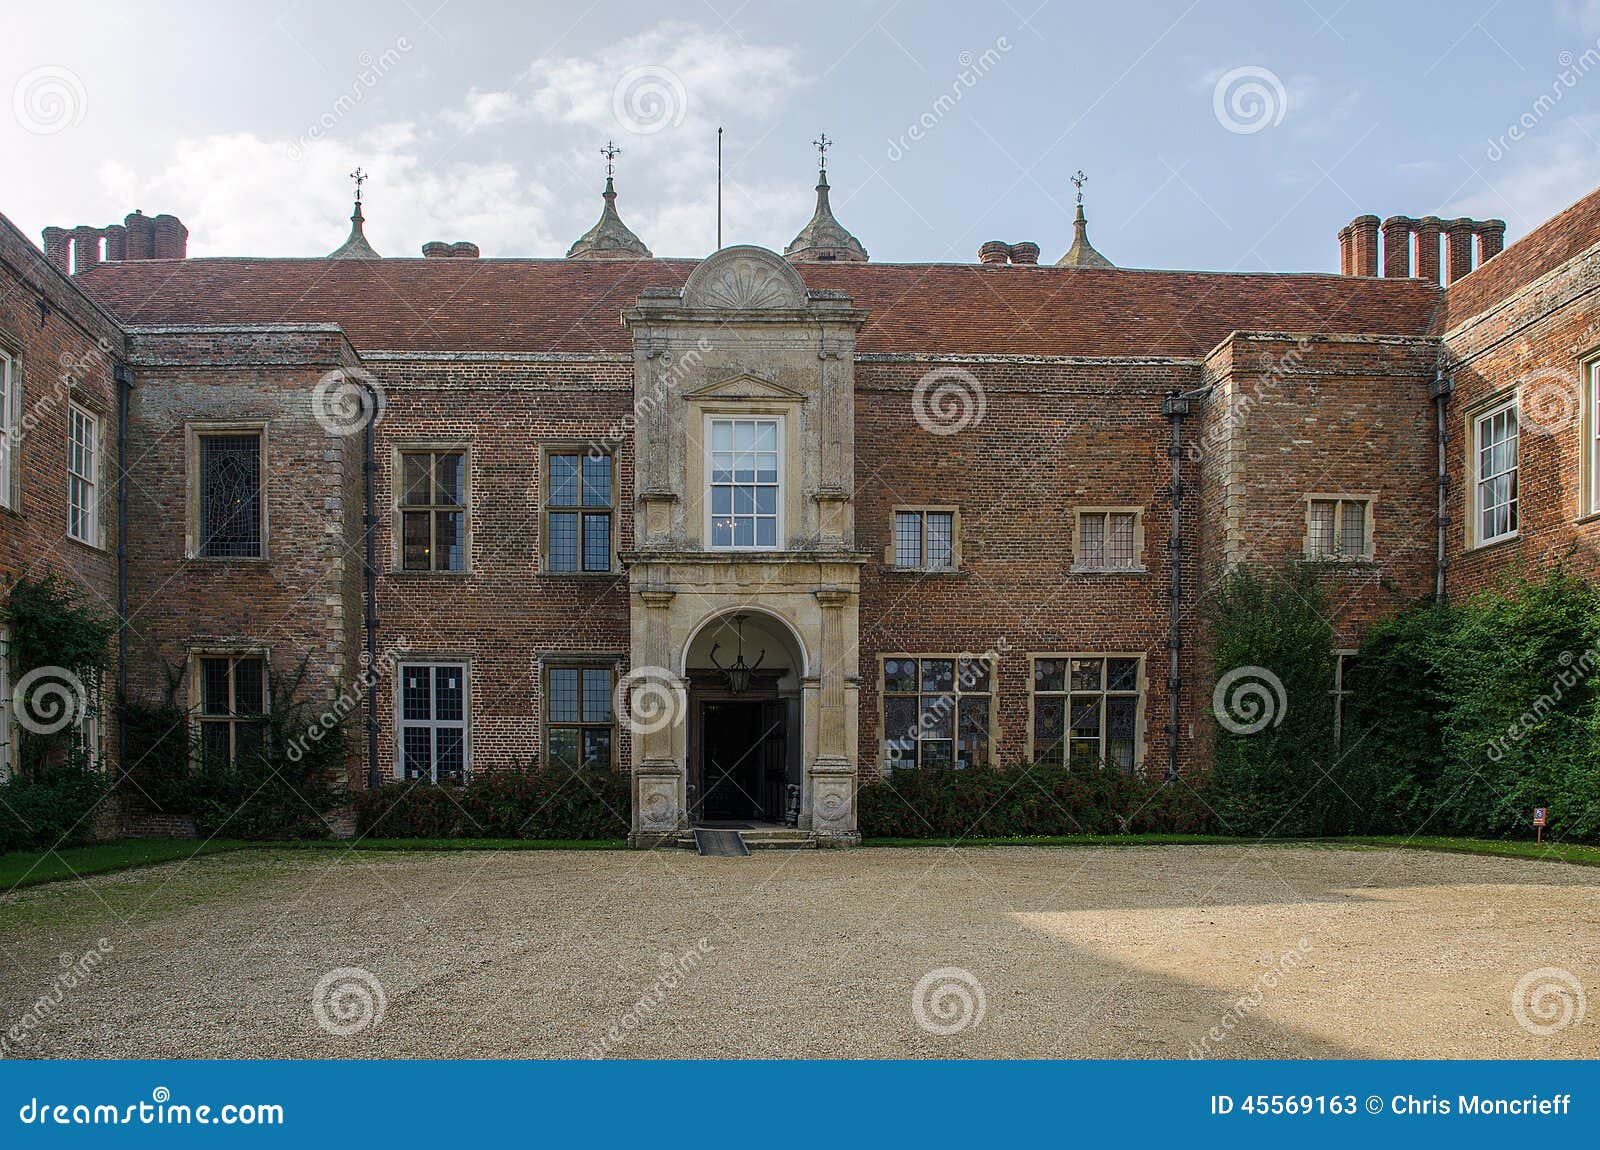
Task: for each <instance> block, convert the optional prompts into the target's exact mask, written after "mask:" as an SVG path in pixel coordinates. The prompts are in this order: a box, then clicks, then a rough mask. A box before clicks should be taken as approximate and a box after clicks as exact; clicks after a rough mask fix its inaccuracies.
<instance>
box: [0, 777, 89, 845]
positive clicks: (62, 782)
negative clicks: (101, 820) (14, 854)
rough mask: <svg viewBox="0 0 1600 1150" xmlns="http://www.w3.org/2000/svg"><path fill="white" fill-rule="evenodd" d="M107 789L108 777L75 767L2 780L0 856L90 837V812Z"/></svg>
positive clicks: (80, 843) (81, 840)
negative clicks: (5, 853)
mask: <svg viewBox="0 0 1600 1150" xmlns="http://www.w3.org/2000/svg"><path fill="white" fill-rule="evenodd" d="M105 793H106V778H105V776H104V775H102V774H100V772H98V771H94V770H86V769H83V768H80V767H71V766H64V767H55V768H52V769H51V770H48V771H45V772H44V773H43V774H42V775H39V776H37V777H25V776H18V777H15V778H11V779H8V780H6V781H5V782H0V854H3V853H4V852H6V851H20V850H39V851H42V850H50V849H52V848H55V847H72V846H81V845H82V844H84V843H86V842H88V841H90V839H91V838H92V837H93V836H92V833H91V832H92V831H93V829H94V817H93V814H92V813H91V812H92V811H93V810H94V807H95V804H96V803H98V802H99V801H100V800H101V799H102V798H103V797H104V796H105Z"/></svg>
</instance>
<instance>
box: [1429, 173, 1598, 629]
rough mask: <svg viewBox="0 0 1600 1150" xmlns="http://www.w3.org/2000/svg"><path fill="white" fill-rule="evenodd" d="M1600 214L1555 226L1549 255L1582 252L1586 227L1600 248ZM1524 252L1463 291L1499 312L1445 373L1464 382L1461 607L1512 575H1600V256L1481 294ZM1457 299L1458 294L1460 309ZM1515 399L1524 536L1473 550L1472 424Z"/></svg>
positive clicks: (1454, 343) (1452, 504)
mask: <svg viewBox="0 0 1600 1150" xmlns="http://www.w3.org/2000/svg"><path fill="white" fill-rule="evenodd" d="M1591 200H1595V197H1591ZM1589 202H1590V201H1584V203H1585V204H1587V203H1589ZM1580 206H1581V205H1580ZM1595 209H1596V210H1595V211H1594V212H1592V213H1590V214H1589V215H1584V214H1581V213H1576V212H1575V211H1574V212H1569V213H1563V215H1562V216H1560V217H1557V219H1556V220H1555V221H1552V225H1546V228H1549V229H1551V231H1552V232H1553V233H1554V234H1550V235H1545V236H1542V237H1539V244H1540V246H1542V247H1545V248H1551V249H1554V250H1556V251H1557V252H1561V253H1565V252H1566V251H1569V250H1572V249H1574V248H1579V247H1580V246H1581V243H1582V241H1581V239H1579V238H1578V237H1575V236H1573V235H1569V234H1567V233H1568V232H1569V231H1571V230H1573V229H1577V228H1579V227H1580V226H1583V227H1587V228H1588V229H1589V230H1588V231H1587V232H1586V233H1585V234H1587V235H1588V236H1589V237H1590V238H1596V237H1595V230H1594V229H1595V228H1596V227H1600V220H1597V219H1593V218H1591V217H1600V200H1597V201H1596V202H1595ZM1545 230H1546V229H1540V231H1541V232H1544V231H1545ZM1516 252H1517V248H1516V247H1513V248H1511V249H1508V251H1507V252H1506V253H1504V254H1503V255H1502V256H1497V257H1496V258H1495V261H1493V262H1491V263H1490V264H1489V265H1487V266H1486V267H1485V268H1484V269H1483V270H1482V271H1480V272H1474V273H1473V275H1471V276H1469V277H1468V278H1467V279H1465V280H1463V281H1462V283H1461V285H1460V288H1461V289H1462V290H1464V291H1470V292H1471V293H1472V296H1473V298H1474V299H1475V300H1477V299H1485V298H1486V299H1487V300H1488V301H1489V304H1488V306H1487V307H1486V309H1485V310H1484V311H1483V312H1481V313H1479V314H1477V315H1475V316H1472V317H1470V318H1468V319H1465V320H1463V321H1461V322H1459V323H1457V324H1455V325H1454V326H1453V327H1452V328H1451V329H1450V330H1449V331H1447V332H1446V333H1444V345H1445V350H1446V355H1447V367H1448V370H1449V371H1450V372H1451V375H1452V377H1453V379H1454V381H1455V394H1454V395H1453V396H1452V397H1451V400H1450V406H1449V409H1448V423H1447V427H1448V431H1449V447H1448V453H1447V454H1448V468H1449V475H1450V480H1451V487H1450V499H1449V513H1450V515H1451V517H1452V522H1451V524H1450V533H1449V548H1450V550H1449V553H1450V557H1451V559H1450V566H1449V569H1448V574H1447V577H1446V585H1447V587H1448V589H1449V592H1450V595H1451V596H1452V598H1456V597H1459V596H1461V595H1468V594H1471V593H1473V592H1475V591H1480V590H1484V589H1486V588H1491V587H1493V586H1494V585H1495V584H1496V583H1497V582H1498V581H1499V580H1500V579H1501V578H1502V577H1503V576H1505V575H1507V574H1509V573H1512V572H1516V571H1527V572H1528V573H1530V574H1537V573H1538V572H1540V571H1541V570H1543V569H1545V568H1547V567H1549V566H1551V565H1553V564H1556V563H1562V564H1565V565H1566V566H1567V567H1568V569H1570V570H1575V571H1577V572H1579V573H1580V574H1583V575H1585V576H1589V577H1593V576H1595V575H1596V574H1600V519H1597V518H1596V516H1595V515H1594V511H1595V510H1596V508H1594V507H1592V506H1590V504H1589V503H1588V501H1587V500H1586V499H1585V498H1584V491H1583V489H1582V488H1583V465H1582V459H1581V455H1582V444H1583V441H1584V438H1585V435H1586V430H1585V429H1586V426H1592V422H1591V421H1592V419H1593V416H1592V414H1588V413H1586V411H1585V407H1586V397H1585V382H1584V378H1583V375H1584V372H1585V369H1586V365H1587V364H1588V363H1589V362H1590V361H1592V360H1593V359H1594V357H1595V356H1596V355H1597V354H1600V319H1597V317H1596V312H1595V309H1594V305H1593V300H1594V298H1595V294H1596V292H1597V291H1600V247H1595V246H1589V247H1588V248H1587V249H1586V250H1583V251H1582V252H1581V254H1579V255H1578V256H1576V257H1575V258H1571V259H1568V260H1566V261H1565V262H1563V263H1560V264H1557V265H1555V266H1554V267H1552V268H1549V269H1547V270H1545V271H1544V272H1543V274H1541V275H1535V274H1534V272H1535V270H1537V269H1534V268H1529V267H1525V266H1523V265H1524V264H1525V263H1526V261H1525V260H1521V261H1519V262H1517V263H1515V264H1508V267H1507V269H1506V273H1505V275H1504V276H1502V277H1501V278H1502V281H1504V284H1506V285H1513V286H1512V287H1511V289H1510V290H1507V291H1506V293H1505V294H1504V295H1490V294H1489V293H1488V288H1489V287H1490V286H1501V285H1499V284H1496V285H1490V284H1489V283H1488V282H1487V280H1486V281H1485V283H1484V284H1481V285H1480V284H1477V283H1475V282H1474V281H1476V280H1477V279H1478V277H1479V276H1480V275H1481V276H1485V277H1488V276H1489V275H1490V273H1491V272H1493V271H1494V270H1495V267H1494V265H1495V263H1498V262H1499V260H1501V259H1503V258H1505V256H1506V255H1512V254H1513V253H1516ZM1513 277H1514V278H1513ZM1456 291H1457V288H1452V289H1451V294H1452V297H1453V296H1454V295H1455V292H1456ZM1513 394H1518V395H1520V397H1521V411H1522V414H1521V420H1520V428H1519V436H1518V457H1519V459H1518V463H1519V466H1518V480H1519V482H1518V496H1519V509H1518V510H1519V516H1518V518H1519V531H1518V535H1517V536H1516V537H1515V538H1512V539H1510V540H1506V541H1504V542H1499V543H1493V544H1490V545H1488V546H1484V547H1473V548H1470V549H1469V548H1468V547H1467V542H1468V529H1469V525H1468V511H1469V506H1470V505H1469V495H1470V493H1471V485H1472V475H1471V469H1470V467H1469V466H1468V460H1467V459H1466V454H1467V444H1468V442H1469V438H1470V434H1471V423H1472V419H1473V416H1474V415H1475V414H1476V413H1478V412H1480V411H1482V410H1483V409H1484V408H1485V407H1486V406H1490V405H1492V404H1494V403H1495V402H1498V401H1499V400H1500V399H1502V398H1506V397H1509V396H1511V395H1513Z"/></svg>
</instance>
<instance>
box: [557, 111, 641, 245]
mask: <svg viewBox="0 0 1600 1150" xmlns="http://www.w3.org/2000/svg"><path fill="white" fill-rule="evenodd" d="M600 154H601V155H602V156H604V157H605V158H606V187H605V191H603V192H601V193H600V198H601V199H602V200H604V201H605V206H604V207H603V208H601V209H600V219H599V221H598V222H596V224H595V225H594V227H592V228H590V229H589V230H588V231H586V232H584V233H583V235H581V236H579V237H578V239H577V241H576V242H575V243H574V244H573V245H572V246H571V247H570V248H568V249H567V258H568V259H587V260H647V259H649V258H650V249H649V248H647V247H645V245H644V241H643V240H641V239H640V238H639V237H638V236H636V235H634V234H633V232H631V231H630V230H629V229H628V225H627V224H625V223H623V222H622V217H621V216H619V215H617V187H616V183H615V181H614V179H613V176H614V174H615V172H616V160H617V157H618V156H620V155H622V149H621V148H619V147H617V146H616V144H614V143H612V142H611V141H610V140H607V141H606V146H605V147H603V148H601V149H600Z"/></svg>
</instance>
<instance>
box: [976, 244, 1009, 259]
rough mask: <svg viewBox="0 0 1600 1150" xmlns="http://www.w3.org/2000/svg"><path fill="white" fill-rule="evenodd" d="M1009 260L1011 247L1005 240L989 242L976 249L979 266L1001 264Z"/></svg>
mask: <svg viewBox="0 0 1600 1150" xmlns="http://www.w3.org/2000/svg"><path fill="white" fill-rule="evenodd" d="M1010 258H1011V245H1010V244H1008V243H1006V242H1005V240H990V241H989V242H988V243H986V244H983V245H982V246H980V247H979V248H978V262H979V263H980V264H1003V263H1005V262H1006V261H1007V260H1009V259H1010Z"/></svg>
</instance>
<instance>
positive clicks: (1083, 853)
mask: <svg viewBox="0 0 1600 1150" xmlns="http://www.w3.org/2000/svg"><path fill="white" fill-rule="evenodd" d="M101 939H104V940H105V942H104V943H103V944H102V943H101V942H100V940H101ZM89 952H93V954H92V955H91V956H90V957H89V958H85V957H84V956H85V955H86V954H88V953H89ZM68 967H73V968H74V972H73V974H72V977H71V979H66V978H64V977H63V975H64V973H65V972H66V971H67V969H68ZM78 972H82V973H81V976H80V974H79V973H78ZM930 976H931V977H930ZM69 982H75V983H76V985H69ZM319 983H320V984H321V985H320V988H319ZM919 983H923V984H924V986H923V989H922V992H921V993H920V995H919V994H918V987H919ZM1519 983H1522V984H1523V987H1522V991H1523V995H1522V997H1523V1000H1524V1006H1523V1009H1522V1011H1521V1016H1520V1019H1519V1014H1518V1012H1517V1011H1515V1010H1514V1009H1513V995H1514V991H1516V989H1517V988H1518V985H1519ZM1597 983H1600V870H1597V869H1589V868H1583V867H1575V866H1561V865H1557V864H1552V863H1533V862H1518V861H1511V860H1504V859H1491V858H1479V857H1470V856H1464V855H1445V854H1434V853H1427V852H1422V851H1389V850H1370V849H1367V850H1363V849H1338V848H1332V847H1326V848H1324V847H1280V846H1272V847H1258V848H1242V847H1231V846H1204V847H1122V848H1110V849H1041V848H1006V849H990V850H957V851H951V850H942V849H933V848H929V849H917V850H890V849H867V850H859V851H854V852H845V853H832V852H794V853H766V854H763V853H757V854H755V855H753V856H751V857H750V858H743V859H721V858H699V857H697V856H695V855H693V854H690V853H688V852H678V851H659V852H651V853H637V852H622V851H603V852H602V851H589V852H539V851H531V852H462V853H454V852H446V853H414V854H413V853H384V852H357V853H348V852H344V851H331V850H315V851H247V852H242V853H238V854H226V855H215V856H210V857H206V858H200V859H196V860H193V861H191V862H188V863H183V864H169V865H166V866H161V867H154V868H150V869H146V870H140V871H132V872H127V873H124V874H117V875H106V876H101V877H96V878H91V879H87V880H83V881H73V882H66V883H55V884H50V885H46V886H42V887H36V888H32V889H29V890H23V891H18V892H14V893H12V894H9V895H5V896H3V897H0V1028H6V1027H9V1028H11V1030H12V1031H17V1027H18V1024H19V1023H20V1024H21V1030H20V1033H21V1034H22V1035H23V1037H24V1038H25V1039H26V1040H27V1041H26V1042H25V1043H24V1045H23V1048H22V1049H21V1050H18V1049H16V1046H17V1044H16V1042H15V1041H13V1042H12V1043H11V1045H12V1050H11V1051H9V1053H10V1054H12V1055H13V1056H15V1055H16V1054H19V1053H20V1054H22V1055H24V1056H27V1055H29V1054H43V1055H46V1056H52V1057H113V1056H115V1057H223V1058H229V1057H300V1056H304V1057H362V1058H366V1057H453V1058H463V1057H514V1058H520V1057H585V1056H594V1055H597V1054H603V1055H605V1056H607V1057H627V1058H633V1057H668V1056H688V1057H713V1056H732V1057H746V1056H761V1057H794V1056H806V1057H864V1058H877V1057H1183V1056H1186V1055H1191V1054H1200V1055H1204V1056H1208V1057H1224V1058H1238V1057H1266V1058H1279V1057H1307V1056H1318V1057H1342V1056H1354V1057H1369V1056H1387V1057H1420V1056H1436V1057H1512V1058H1528V1057H1587V1058H1593V1057H1597V1056H1600V1018H1597V1017H1595V1012H1596V1011H1600V1002H1596V1003H1595V1004H1594V1009H1593V1010H1591V1009H1589V1006H1588V1004H1587V1003H1586V1002H1585V1001H1584V994H1583V989H1584V988H1586V989H1587V991H1588V993H1589V995H1590V996H1593V995H1594V994H1595V992H1596V989H1597ZM41 996H43V997H44V998H46V999H47V1000H49V1008H48V1009H46V1007H44V1006H41V1005H40V1004H39V999H40V998H41ZM57 998H59V1005H56V1000H57ZM914 1000H915V1001H914ZM341 1032H348V1033H341ZM5 1034H6V1031H5V1030H4V1029H0V1036H4V1035H5Z"/></svg>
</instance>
